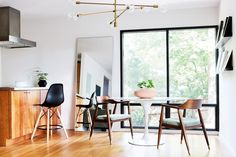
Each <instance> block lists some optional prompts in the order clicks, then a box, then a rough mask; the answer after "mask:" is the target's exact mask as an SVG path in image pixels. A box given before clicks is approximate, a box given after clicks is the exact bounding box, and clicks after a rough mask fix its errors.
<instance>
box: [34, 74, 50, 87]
mask: <svg viewBox="0 0 236 157" xmlns="http://www.w3.org/2000/svg"><path fill="white" fill-rule="evenodd" d="M35 73H36V74H37V79H38V85H39V87H46V85H47V76H48V73H46V72H42V71H40V70H36V71H35Z"/></svg>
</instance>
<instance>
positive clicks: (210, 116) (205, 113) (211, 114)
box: [171, 107, 215, 129]
mask: <svg viewBox="0 0 236 157" xmlns="http://www.w3.org/2000/svg"><path fill="white" fill-rule="evenodd" d="M182 113H183V112H181V114H182ZM201 113H202V117H203V121H204V124H205V127H206V128H207V129H215V107H202V108H201ZM186 116H187V117H191V118H197V119H199V116H198V112H197V111H196V110H194V111H193V110H187V112H186ZM171 118H178V113H177V110H176V109H171Z"/></svg>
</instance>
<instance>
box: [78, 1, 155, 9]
mask: <svg viewBox="0 0 236 157" xmlns="http://www.w3.org/2000/svg"><path fill="white" fill-rule="evenodd" d="M76 4H85V5H108V6H114V5H116V6H127V5H126V4H124V3H116V4H115V3H102V2H99V3H96V2H81V1H76ZM133 6H135V7H147V8H158V5H148V4H134V5H133Z"/></svg>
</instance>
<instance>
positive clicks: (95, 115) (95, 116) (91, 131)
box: [89, 106, 98, 139]
mask: <svg viewBox="0 0 236 157" xmlns="http://www.w3.org/2000/svg"><path fill="white" fill-rule="evenodd" d="M97 114H98V106H96V110H95V112H94V115H93V122H92V128H91V130H90V135H89V139H91V137H92V135H93V129H94V124H95V121H96V118H97Z"/></svg>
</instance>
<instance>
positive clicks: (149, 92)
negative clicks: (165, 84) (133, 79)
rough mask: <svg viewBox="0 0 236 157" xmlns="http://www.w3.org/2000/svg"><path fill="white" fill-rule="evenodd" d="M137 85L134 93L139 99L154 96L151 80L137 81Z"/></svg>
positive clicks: (154, 90)
mask: <svg viewBox="0 0 236 157" xmlns="http://www.w3.org/2000/svg"><path fill="white" fill-rule="evenodd" d="M137 86H138V87H139V88H140V89H138V90H136V91H134V95H135V96H137V97H139V98H141V99H148V98H152V97H154V96H156V89H155V88H154V83H153V81H152V80H147V81H141V82H138V84H137Z"/></svg>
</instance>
